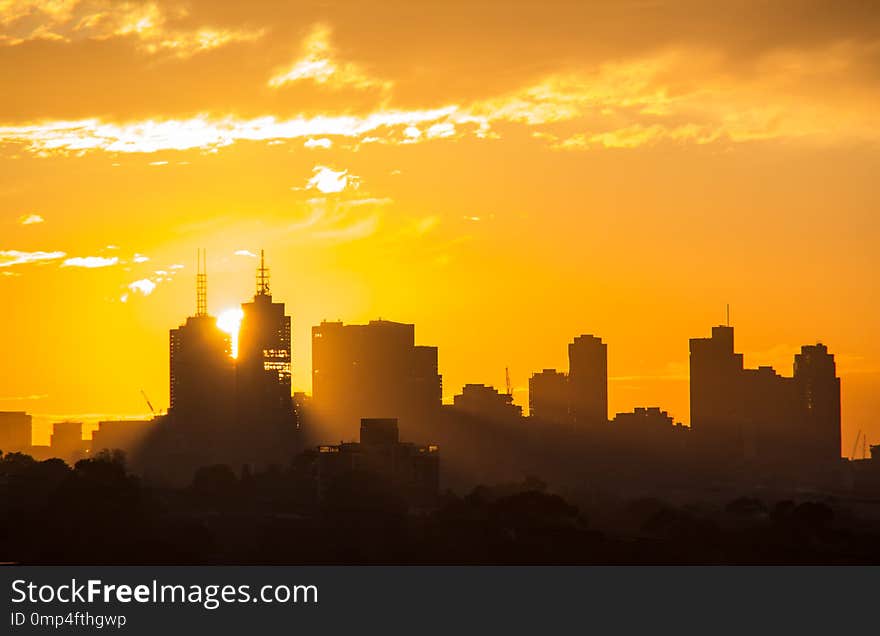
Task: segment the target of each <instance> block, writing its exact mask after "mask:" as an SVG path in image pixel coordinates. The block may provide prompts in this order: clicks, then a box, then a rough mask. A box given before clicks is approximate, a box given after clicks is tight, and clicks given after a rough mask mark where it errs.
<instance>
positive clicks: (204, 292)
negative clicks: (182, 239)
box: [196, 248, 208, 316]
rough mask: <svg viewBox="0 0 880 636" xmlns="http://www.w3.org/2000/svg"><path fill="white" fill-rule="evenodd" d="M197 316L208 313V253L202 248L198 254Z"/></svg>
mask: <svg viewBox="0 0 880 636" xmlns="http://www.w3.org/2000/svg"><path fill="white" fill-rule="evenodd" d="M196 261H197V264H196V316H207V315H208V253H207V250H206V249H205V248H201V249H200V250H199V251H198V252H197V256H196Z"/></svg>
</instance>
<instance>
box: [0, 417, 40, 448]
mask: <svg viewBox="0 0 880 636" xmlns="http://www.w3.org/2000/svg"><path fill="white" fill-rule="evenodd" d="M32 427H33V421H32V418H31V416H30V415H28V414H27V413H25V412H24V411H0V451H2V452H4V453H20V452H23V451H25V450H26V449H27V448H28V447H29V446H30V445H31V429H32Z"/></svg>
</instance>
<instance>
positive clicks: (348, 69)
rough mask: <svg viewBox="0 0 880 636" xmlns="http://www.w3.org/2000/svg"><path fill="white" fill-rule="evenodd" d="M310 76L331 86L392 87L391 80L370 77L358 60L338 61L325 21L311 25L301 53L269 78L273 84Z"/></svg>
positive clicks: (305, 78) (277, 85) (277, 84)
mask: <svg viewBox="0 0 880 636" xmlns="http://www.w3.org/2000/svg"><path fill="white" fill-rule="evenodd" d="M301 80H311V81H313V82H315V83H316V84H322V85H326V86H328V87H330V88H356V89H368V88H381V89H389V88H390V87H391V82H388V81H383V80H379V79H376V78H374V77H370V76H369V75H367V74H366V73H365V72H364V70H363V69H361V68H360V66H358V65H357V64H354V63H351V62H339V61H337V60H336V54H335V51H334V50H333V47H332V45H331V44H330V28H329V27H328V26H327V25H324V24H317V25H315V26H313V27H312V29H311V31H310V32H309V34H308V35H307V36H306V38H305V40H304V41H303V43H302V53H301V57H299V58H298V59H297V60H295V61H294V62H293V63H292V64H291V65H290V66H288V67H286V68H284V69H281V70H280V71H278V72H276V73H275V74H274V75H273V76H272V77H271V78H270V79H269V82H268V85H269V86H270V87H272V88H278V87H281V86H284V85H285V84H290V83H293V82H298V81H301Z"/></svg>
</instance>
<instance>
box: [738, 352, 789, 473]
mask: <svg viewBox="0 0 880 636" xmlns="http://www.w3.org/2000/svg"><path fill="white" fill-rule="evenodd" d="M794 389H795V386H794V381H793V380H792V378H786V377H783V376H781V375H779V374H778V373H776V371H774V370H773V368H772V367H768V366H761V367H758V368H757V369H744V370H742V371H741V372H740V383H739V399H740V401H741V402H740V406H741V410H740V414H739V420H740V427H741V428H740V430H741V439H742V453H743V457H744V458H745V459H748V460H755V461H758V462H760V463H762V464H770V463H773V464H776V465H782V464H791V463H795V462H796V461H797V460H798V459H799V457H798V456H799V452H798V449H799V447H800V446H801V444H802V442H803V436H802V435H801V433H800V431H799V430H798V428H799V421H798V409H797V396H796V395H795V390H794Z"/></svg>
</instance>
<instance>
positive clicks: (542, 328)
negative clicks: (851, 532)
mask: <svg viewBox="0 0 880 636" xmlns="http://www.w3.org/2000/svg"><path fill="white" fill-rule="evenodd" d="M870 4H871V3H865V2H855V1H853V2H830V1H829V2H789V1H785V0H780V1H775V2H735V1H731V2H725V3H724V6H723V7H720V6H717V4H716V3H710V2H690V1H672V0H657V1H651V0H641V1H635V0H633V1H626V0H624V1H618V2H574V1H569V2H553V1H546V0H545V1H542V2H518V1H506V2H490V1H484V2H450V1H449V0H445V1H442V2H404V1H389V0H384V1H382V2H370V1H366V0H365V1H361V2H333V1H327V2H320V3H309V2H295V3H294V2H263V1H261V0H250V1H248V2H240V1H237V2H232V1H225V0H199V1H191V2H109V1H91V0H41V1H39V2H37V1H29V0H28V1H20V0H0V86H2V99H0V307H2V327H3V330H2V332H0V343H2V356H3V364H2V366H0V410H26V411H28V412H30V413H33V414H34V415H35V416H39V418H40V419H39V421H40V422H42V423H43V426H45V423H46V422H48V421H52V420H53V419H58V418H62V417H78V418H85V419H95V418H98V417H101V416H110V415H113V416H124V415H127V416H134V415H139V414H143V413H144V412H145V411H146V405H145V404H144V401H143V398H142V396H141V394H140V391H141V389H143V390H145V391H146V392H147V394H148V395H149V396H150V398H151V399H152V400H153V402H154V404H155V405H156V406H157V408H161V409H164V408H167V405H168V377H167V376H168V330H169V329H170V328H173V327H176V326H177V325H178V324H180V323H181V322H182V321H183V320H185V318H186V316H187V315H190V314H192V313H193V312H194V310H195V262H196V250H197V248H200V247H205V248H207V261H208V273H209V276H208V299H209V309H210V310H211V312H212V313H220V312H222V311H224V310H226V309H229V308H234V307H235V306H236V305H237V304H238V303H240V302H242V301H245V300H247V299H249V297H250V296H251V295H252V294H253V291H254V268H255V267H256V260H255V257H254V255H255V254H258V253H259V250H260V249H265V250H266V256H267V264H268V265H269V266H270V267H271V270H272V291H273V294H274V296H275V300H277V301H282V302H285V303H286V304H287V309H288V313H289V314H291V315H292V316H293V325H294V329H293V348H294V374H293V381H294V389H295V390H305V391H310V390H311V387H310V369H311V353H310V346H309V331H310V328H311V326H312V325H315V324H317V323H318V322H320V321H321V320H322V319H334V320H335V319H341V320H344V321H345V322H364V321H367V320H369V319H375V318H379V317H382V318H385V319H390V320H398V321H402V322H414V323H416V337H417V340H418V342H419V343H420V344H432V345H437V346H439V347H440V371H441V373H442V375H443V384H444V398H445V399H447V400H451V398H452V396H453V395H454V394H455V393H458V392H459V391H460V389H461V386H462V385H463V384H464V383H466V382H481V383H487V384H495V385H496V386H503V384H504V370H505V367H509V368H510V373H511V376H512V379H513V382H514V385H515V387H516V393H515V397H516V401H517V402H518V403H520V404H523V405H525V404H527V403H528V395H527V390H526V387H527V383H528V377H529V375H530V374H531V373H533V372H535V371H539V370H541V369H543V368H552V367H555V368H559V369H565V368H566V367H567V360H566V345H567V343H568V342H569V341H570V340H571V339H572V338H573V337H574V336H576V335H578V334H581V333H592V334H596V335H599V336H601V337H602V338H603V339H604V340H605V341H606V342H607V343H608V347H609V376H610V382H609V398H610V408H611V414H612V415H613V414H614V413H615V412H618V411H624V410H631V409H632V408H633V407H635V406H653V405H657V406H661V407H663V408H664V409H666V410H668V411H669V412H670V414H672V415H673V417H675V418H676V420H678V421H682V422H685V423H687V422H688V421H689V414H688V384H687V374H688V338H690V337H698V336H707V335H709V330H710V328H711V326H712V325H714V324H718V323H720V322H723V321H724V315H725V305H726V304H727V303H730V305H731V319H732V324H733V325H734V326H735V327H736V338H737V349H738V350H739V351H742V352H744V353H745V359H746V364H747V365H748V366H757V365H759V364H762V365H763V364H770V365H773V366H774V367H775V368H776V369H777V370H778V371H780V372H781V373H784V374H786V375H790V374H791V366H792V358H793V355H794V354H795V353H796V352H797V351H798V350H799V348H800V345H802V344H808V343H815V342H817V341H821V342H824V343H825V344H827V345H828V347H829V349H830V350H831V351H832V352H833V353H834V354H835V356H836V358H837V363H838V371H839V374H840V376H841V377H842V391H843V426H844V430H843V447H844V453H845V454H847V455H848V454H849V453H850V450H851V446H852V443H853V441H854V439H855V437H856V432H857V431H858V430H859V429H863V430H865V431H867V435H868V441H869V443H874V444H877V443H880V418H878V417H877V416H876V413H877V412H878V411H880V338H878V335H877V325H878V319H877V317H878V315H880V294H878V285H877V283H876V275H877V272H878V265H880V255H878V254H880V252H878V242H880V221H878V218H877V212H878V197H877V192H878V186H877V184H878V175H880V107H878V104H880V9H878V8H876V7H874V8H871V6H870ZM41 430H42V431H43V433H44V432H45V428H43V429H41ZM43 433H41V435H43ZM37 441H44V438H43V437H40V438H39V439H38V440H37Z"/></svg>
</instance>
